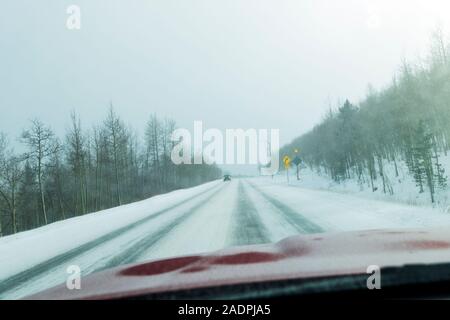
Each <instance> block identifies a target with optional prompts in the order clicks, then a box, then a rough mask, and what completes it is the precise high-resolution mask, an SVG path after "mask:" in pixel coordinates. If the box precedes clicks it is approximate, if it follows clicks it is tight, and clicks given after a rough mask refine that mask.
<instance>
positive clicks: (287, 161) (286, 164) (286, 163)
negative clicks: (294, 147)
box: [283, 156, 291, 169]
mask: <svg viewBox="0 0 450 320" xmlns="http://www.w3.org/2000/svg"><path fill="white" fill-rule="evenodd" d="M283 163H284V167H285V168H286V169H288V168H289V167H290V166H291V158H289V157H288V156H284V158H283Z"/></svg>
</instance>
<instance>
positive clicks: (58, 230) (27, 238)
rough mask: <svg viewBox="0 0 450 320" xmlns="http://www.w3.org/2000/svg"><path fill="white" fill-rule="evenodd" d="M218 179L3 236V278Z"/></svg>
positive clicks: (0, 250)
mask: <svg viewBox="0 0 450 320" xmlns="http://www.w3.org/2000/svg"><path fill="white" fill-rule="evenodd" d="M218 183H219V182H218V181H213V182H209V183H206V184H203V185H200V186H198V187H194V188H189V189H183V190H177V191H173V192H170V193H166V194H163V195H158V196H155V197H152V198H149V199H147V200H143V201H139V202H134V203H131V204H127V205H123V206H120V207H115V208H111V209H107V210H103V211H98V212H95V213H91V214H87V215H84V216H80V217H75V218H71V219H67V220H64V221H59V222H55V223H52V224H49V225H47V226H44V227H40V228H37V229H33V230H30V231H25V232H21V233H18V234H15V235H11V236H7V237H3V238H0V280H1V279H5V278H7V277H9V276H11V275H13V274H16V273H18V272H21V271H23V270H26V269H28V268H30V267H32V266H34V265H36V264H38V263H40V262H42V261H45V260H47V259H50V258H52V257H54V256H57V255H59V254H62V253H65V252H67V251H69V250H71V249H73V248H76V247H78V246H80V245H82V244H85V243H87V242H89V241H92V240H95V239H97V238H99V237H101V236H103V235H105V234H108V233H109V232H113V231H115V230H117V229H119V228H121V227H123V226H126V225H128V224H131V223H133V222H136V221H139V220H140V219H143V218H145V217H147V216H150V215H153V214H155V213H157V212H159V211H161V210H164V209H167V208H169V207H171V206H173V205H176V204H177V203H182V202H184V201H186V200H188V199H190V198H191V197H193V196H195V195H198V194H200V193H202V192H205V191H207V190H210V189H211V188H212V187H213V186H214V185H216V184H218Z"/></svg>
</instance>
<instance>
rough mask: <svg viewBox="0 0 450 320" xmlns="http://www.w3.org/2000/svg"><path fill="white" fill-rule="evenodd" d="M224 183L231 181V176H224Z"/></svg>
mask: <svg viewBox="0 0 450 320" xmlns="http://www.w3.org/2000/svg"><path fill="white" fill-rule="evenodd" d="M223 181H231V176H230V175H229V174H226V175H224V176H223Z"/></svg>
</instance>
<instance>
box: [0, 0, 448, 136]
mask: <svg viewBox="0 0 450 320" xmlns="http://www.w3.org/2000/svg"><path fill="white" fill-rule="evenodd" d="M70 4H76V5H79V7H80V8H81V30H78V31H70V30H68V29H67V28H66V19H67V16H68V15H67V14H66V9H67V7H68V6H69V5H70ZM447 21H450V4H449V3H448V1H446V0H443V1H437V0H436V1H434V0H427V1H411V0H403V1H397V0H396V1H392V0H377V1H361V0H340V1H335V0H329V1H325V0H271V1H267V0H222V1H214V0H203V1H192V0H172V1H169V0H159V1H145V0H140V1H139V0H133V1H125V0H123V1H118V0H116V1H113V0H86V1H83V0H72V1H62V0H59V1H54V0H29V1H24V0H2V1H1V4H0V131H4V132H6V133H8V134H9V136H10V137H11V138H15V137H17V136H18V135H19V134H20V132H21V130H22V128H23V127H25V126H27V124H28V121H29V119H30V118H32V117H39V118H40V119H41V120H43V121H44V122H46V123H48V124H49V125H51V126H52V127H53V128H54V129H55V131H56V132H57V133H58V135H62V134H64V132H65V129H64V126H65V125H67V124H68V122H69V113H70V110H72V109H74V110H76V111H77V112H78V113H79V114H80V115H81V117H82V119H83V121H84V124H85V126H86V127H89V126H91V125H92V124H93V123H94V122H97V121H100V120H101V119H103V118H104V116H105V114H106V111H107V107H108V104H109V102H110V101H113V103H114V106H115V108H116V110H117V112H118V113H119V114H120V115H121V116H122V118H123V119H124V120H125V121H126V122H127V123H129V124H131V125H133V126H134V127H136V128H137V129H138V130H139V131H140V132H141V133H142V132H143V128H144V124H145V121H146V119H147V118H148V116H149V114H150V113H152V112H156V113H157V114H159V115H160V116H162V117H164V116H167V117H172V118H174V119H175V120H176V121H177V123H178V124H179V125H180V126H182V127H186V128H192V124H193V121H194V120H203V121H204V126H205V127H218V128H280V130H281V139H282V143H286V142H289V141H290V140H291V139H292V138H294V137H296V136H298V135H300V134H301V133H304V132H305V131H307V130H308V129H310V128H311V127H312V126H313V125H314V124H316V123H318V122H319V121H320V119H321V117H322V115H323V114H324V112H325V110H326V109H327V108H328V107H329V105H330V103H331V104H335V103H336V101H338V100H339V99H341V100H343V99H345V98H349V99H351V100H352V101H354V102H357V101H358V100H359V99H361V98H363V97H364V95H365V93H366V92H367V87H368V84H369V83H371V84H372V85H373V86H374V87H375V88H380V87H383V86H385V85H387V84H388V83H389V82H390V81H391V79H392V76H393V74H394V72H396V70H397V69H398V66H399V63H400V62H401V60H402V58H403V57H406V58H415V57H417V56H419V55H421V54H423V52H424V51H425V49H426V48H427V46H428V44H429V38H430V34H431V32H432V30H433V29H434V28H435V27H436V26H437V25H438V24H439V23H440V24H441V25H442V26H443V27H444V29H446V30H448V27H447V26H446V23H447Z"/></svg>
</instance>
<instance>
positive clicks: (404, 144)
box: [282, 31, 450, 202]
mask: <svg viewBox="0 0 450 320" xmlns="http://www.w3.org/2000/svg"><path fill="white" fill-rule="evenodd" d="M295 148H299V149H300V150H301V156H302V159H303V160H304V162H305V163H306V164H307V165H308V166H309V167H310V168H311V169H313V170H316V171H318V172H322V173H325V174H326V175H328V176H329V177H330V178H332V179H333V180H334V181H336V182H341V181H343V180H346V179H350V178H351V179H357V180H358V182H359V183H360V184H361V185H363V184H365V185H367V186H368V187H369V188H370V187H371V188H372V190H373V191H375V190H376V189H377V187H375V186H374V181H376V180H377V181H378V182H379V184H378V185H379V186H380V187H381V188H382V189H383V190H382V191H383V192H384V193H387V194H389V193H390V194H393V193H394V190H393V188H392V181H393V179H399V178H398V176H399V175H398V166H399V164H400V163H402V164H405V166H406V167H407V169H408V172H409V173H410V175H411V176H412V177H413V178H414V180H415V182H416V185H417V190H418V192H420V193H423V192H428V193H429V196H430V201H431V202H435V200H436V199H435V194H436V191H437V189H438V188H441V189H445V188H446V183H447V181H446V180H447V178H446V174H445V172H444V169H443V166H442V163H441V161H440V158H441V157H442V156H443V155H447V152H448V151H449V149H450V45H449V44H448V43H447V42H446V41H445V40H444V36H443V34H442V32H441V31H437V32H436V33H434V34H433V41H432V46H431V50H430V52H429V55H428V57H427V58H426V59H423V60H422V61H420V62H419V63H417V64H410V63H406V62H404V63H403V64H402V66H401V70H400V72H399V74H398V75H397V76H396V77H395V79H394V80H393V82H392V84H391V85H390V86H388V87H387V88H385V89H384V90H381V91H378V92H375V91H374V90H371V91H370V92H369V94H368V95H367V97H366V99H365V100H364V101H362V102H361V103H360V104H359V105H358V106H356V105H353V104H351V103H350V102H349V101H345V103H344V104H343V105H342V106H340V107H339V108H338V109H337V110H330V111H329V113H328V114H326V116H325V117H324V119H323V121H322V122H321V123H320V124H319V125H317V126H316V127H314V128H313V129H312V130H311V131H310V132H308V133H307V134H304V135H302V136H300V137H299V138H297V139H295V140H294V141H293V142H292V143H291V144H289V145H287V146H285V147H284V148H283V150H282V154H292V150H293V149H295ZM386 166H390V167H391V168H393V170H392V171H393V172H394V173H393V174H387V173H386V170H385V167H386Z"/></svg>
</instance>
